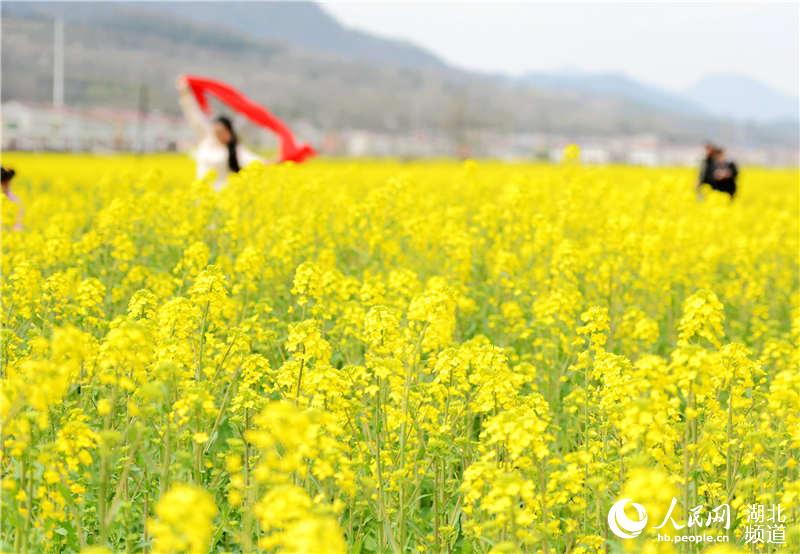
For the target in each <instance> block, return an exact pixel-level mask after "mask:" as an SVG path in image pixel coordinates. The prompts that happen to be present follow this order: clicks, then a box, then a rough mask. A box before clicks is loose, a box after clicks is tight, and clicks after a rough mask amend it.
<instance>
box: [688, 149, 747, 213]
mask: <svg viewBox="0 0 800 554" xmlns="http://www.w3.org/2000/svg"><path fill="white" fill-rule="evenodd" d="M738 175H739V169H738V168H737V167H736V164H735V163H734V162H732V161H730V160H728V159H726V158H725V149H724V148H722V147H719V146H716V145H714V144H711V143H707V144H706V157H705V158H704V159H703V163H702V165H701V166H700V178H699V179H698V181H697V187H696V190H697V196H698V198H700V199H702V197H703V195H702V192H701V187H702V186H703V185H704V184H705V185H709V186H710V187H711V188H712V189H714V190H718V191H720V192H724V193H726V194H728V195H730V197H731V200H733V198H734V196H736V177H737V176H738Z"/></svg>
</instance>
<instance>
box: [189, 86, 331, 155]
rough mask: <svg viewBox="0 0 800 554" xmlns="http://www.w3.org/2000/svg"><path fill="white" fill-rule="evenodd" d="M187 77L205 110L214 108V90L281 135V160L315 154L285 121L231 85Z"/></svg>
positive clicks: (215, 93) (262, 125)
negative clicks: (209, 96) (209, 100)
mask: <svg viewBox="0 0 800 554" xmlns="http://www.w3.org/2000/svg"><path fill="white" fill-rule="evenodd" d="M186 81H187V82H188V83H189V88H191V89H192V92H193V93H194V97H195V99H196V100H197V104H198V105H199V106H200V109H201V110H203V111H204V112H205V113H209V112H210V111H211V107H210V106H209V105H208V99H207V98H206V94H213V95H214V96H216V97H217V98H218V99H219V100H220V101H221V102H223V103H224V104H227V105H228V106H229V107H231V108H232V109H234V110H236V111H237V112H239V113H240V114H242V115H243V116H245V117H247V118H248V119H249V120H250V121H252V122H253V123H256V124H257V125H260V126H261V127H264V128H266V129H269V130H271V131H272V132H273V133H275V134H276V135H278V139H279V140H280V143H281V157H280V161H282V162H286V161H292V162H297V163H299V162H302V161H303V160H305V159H306V158H309V157H311V156H313V155H314V154H316V152H315V151H314V149H313V148H312V147H311V146H309V145H308V144H298V143H297V142H296V141H295V140H294V135H292V132H291V131H290V130H289V128H288V127H287V126H286V125H285V124H284V123H283V121H281V120H280V119H278V118H277V117H275V116H274V115H272V114H271V113H269V112H268V111H267V110H265V109H264V108H263V107H261V106H259V105H258V104H256V103H255V102H253V101H252V100H250V99H249V98H247V97H246V96H245V95H244V94H242V93H241V92H239V91H238V90H236V89H235V88H233V87H232V86H230V85H227V84H225V83H221V82H219V81H214V80H213V79H206V78H204V77H198V76H196V75H187V76H186Z"/></svg>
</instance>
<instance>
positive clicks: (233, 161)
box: [176, 77, 264, 190]
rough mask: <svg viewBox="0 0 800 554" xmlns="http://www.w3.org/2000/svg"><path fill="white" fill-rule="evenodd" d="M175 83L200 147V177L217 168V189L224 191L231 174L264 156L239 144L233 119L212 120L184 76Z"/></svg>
mask: <svg viewBox="0 0 800 554" xmlns="http://www.w3.org/2000/svg"><path fill="white" fill-rule="evenodd" d="M176 84H177V88H178V92H179V93H180V104H181V108H182V109H183V113H184V115H185V116H186V119H187V120H188V121H189V124H190V125H191V126H192V128H193V129H194V131H195V133H196V134H197V137H198V143H197V148H196V149H195V151H194V159H195V162H196V164H197V177H198V178H199V177H204V176H205V175H206V174H207V173H208V172H209V171H214V172H215V173H216V177H217V178H216V180H215V181H214V190H221V189H222V188H224V187H225V181H226V180H227V179H228V175H230V174H231V173H238V172H239V170H240V169H242V168H243V167H245V166H247V165H248V164H250V163H252V162H254V161H259V162H262V163H263V162H264V160H263V159H262V158H260V157H259V156H257V155H256V154H254V153H253V152H251V151H250V150H248V149H247V148H246V147H244V146H242V145H241V144H239V138H238V137H237V135H236V131H235V130H234V128H233V122H232V121H231V120H230V118H228V117H225V116H219V117H217V118H215V119H214V120H213V121H210V120H209V119H208V118H207V117H206V115H205V114H204V113H203V112H202V110H200V108H199V107H198V105H197V103H196V102H195V100H194V98H192V93H191V91H190V89H189V85H188V83H187V81H186V79H185V78H184V77H179V78H178V81H177V83H176Z"/></svg>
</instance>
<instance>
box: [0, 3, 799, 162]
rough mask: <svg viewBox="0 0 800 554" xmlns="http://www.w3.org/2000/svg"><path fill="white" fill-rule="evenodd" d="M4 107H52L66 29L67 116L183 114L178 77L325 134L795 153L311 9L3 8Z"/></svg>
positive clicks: (668, 106) (629, 98)
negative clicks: (366, 29)
mask: <svg viewBox="0 0 800 554" xmlns="http://www.w3.org/2000/svg"><path fill="white" fill-rule="evenodd" d="M0 10H2V18H0V19H1V21H0V23H1V24H2V28H1V29H0V41H1V43H0V54H2V59H0V64H2V90H1V91H0V95H1V96H2V100H3V101H8V100H23V101H29V102H48V101H49V99H50V92H51V90H52V67H53V56H52V47H51V45H52V40H53V18H54V17H61V18H63V20H64V22H65V25H64V38H65V56H64V57H65V77H66V83H65V101H66V103H67V105H70V106H73V105H74V106H107V107H118V108H127V109H136V108H137V106H138V102H139V94H140V91H141V90H147V97H148V105H149V107H150V109H160V110H165V111H168V112H172V113H177V112H178V105H177V100H176V93H175V89H174V80H175V76H176V75H178V74H180V73H196V74H201V75H208V76H213V77H216V78H219V79H221V80H224V81H227V82H230V83H232V84H233V85H234V86H236V87H238V88H240V89H241V90H243V91H244V92H245V93H246V94H248V95H249V96H252V97H253V98H254V99H255V100H256V101H258V102H262V103H264V104H265V105H267V106H269V107H270V109H272V110H274V111H275V113H277V114H279V115H280V116H281V117H284V118H286V119H287V120H288V121H289V122H296V121H305V122H308V123H311V124H312V125H314V126H315V127H316V128H318V129H320V130H322V131H323V132H329V131H331V132H335V131H336V130H338V129H341V128H347V129H366V130H373V131H379V132H387V133H398V134H399V133H403V134H409V133H417V132H420V131H426V130H431V131H435V132H439V133H445V134H449V135H451V136H454V137H459V139H458V140H461V138H463V137H465V136H468V135H469V134H470V133H472V132H473V131H492V132H494V133H503V134H505V133H526V134H528V133H547V134H551V135H559V136H563V137H565V140H566V139H568V138H572V140H578V139H579V138H580V137H582V136H620V135H635V134H641V133H649V134H656V135H658V136H660V137H662V138H664V139H666V140H667V141H673V142H679V143H687V142H698V141H701V140H703V139H704V138H706V137H709V136H713V137H714V138H715V139H717V140H720V141H721V142H723V143H725V144H732V143H733V142H737V143H742V144H759V145H764V144H772V145H781V146H786V145H794V144H796V142H797V138H796V132H795V129H794V128H792V127H791V126H786V125H763V124H760V123H754V122H746V123H737V122H732V121H730V120H726V119H724V118H721V117H715V116H710V115H708V114H706V113H704V112H703V111H702V110H701V109H699V108H696V107H695V106H694V105H692V104H691V103H690V102H686V101H682V100H681V99H680V98H678V99H675V98H673V97H671V96H670V95H669V94H667V93H664V92H663V91H659V90H657V89H654V88H652V87H647V86H645V85H641V84H639V83H637V82H635V81H633V80H632V79H628V78H626V77H620V76H613V75H612V76H601V77H600V78H596V79H595V78H591V79H589V78H587V77H586V76H584V77H583V78H582V79H578V80H576V79H573V78H567V79H564V78H563V76H560V77H559V79H558V80H556V79H549V80H548V78H545V77H543V76H541V75H539V76H531V79H530V80H528V81H525V80H522V81H520V80H509V79H507V78H503V77H501V76H497V75H480V74H475V73H470V72H467V71H461V70H458V69H455V68H451V67H448V66H447V65H445V64H444V63H442V62H440V61H439V60H438V59H437V58H436V57H435V56H433V55H432V54H429V53H427V52H426V51H425V50H423V49H421V48H417V47H416V46H413V45H410V44H407V43H402V42H397V41H392V40H385V39H382V38H379V37H374V36H372V35H368V34H366V33H361V32H359V31H354V30H351V29H348V28H346V27H344V26H342V25H340V24H339V23H337V22H336V20H335V19H333V18H332V17H330V16H329V15H328V14H327V13H326V12H325V11H324V10H323V9H321V8H319V7H317V6H316V5H314V4H308V3H302V4H294V3H284V2H281V3H269V2H225V3H223V2H219V3H213V4H211V3H209V4H204V3H191V4H190V3H183V2H91V3H89V2H30V3H28V2H13V1H8V0H3V1H2V3H1V4H0Z"/></svg>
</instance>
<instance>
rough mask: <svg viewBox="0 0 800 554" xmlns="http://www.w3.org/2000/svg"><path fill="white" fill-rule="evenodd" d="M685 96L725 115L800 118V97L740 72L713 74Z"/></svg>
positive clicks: (694, 86)
mask: <svg viewBox="0 0 800 554" xmlns="http://www.w3.org/2000/svg"><path fill="white" fill-rule="evenodd" d="M684 97H686V98H688V99H690V100H692V101H693V102H695V103H697V104H698V105H700V106H702V107H703V108H704V109H705V110H706V111H708V112H709V113H711V114H714V115H717V116H722V117H730V118H735V119H750V120H755V121H769V120H781V119H791V120H795V121H797V120H798V119H800V104H798V103H799V102H800V99H798V98H796V97H795V98H792V97H791V96H788V95H786V94H783V93H781V92H778V91H776V90H774V89H772V88H770V87H769V86H767V85H765V84H763V83H761V82H759V81H756V80H755V79H751V78H749V77H743V76H740V75H710V76H708V77H705V78H703V79H701V80H700V81H698V82H697V83H695V84H694V85H693V86H692V87H691V88H689V89H688V90H687V91H686V92H685V93H684Z"/></svg>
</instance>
